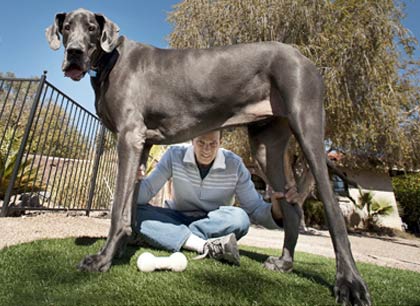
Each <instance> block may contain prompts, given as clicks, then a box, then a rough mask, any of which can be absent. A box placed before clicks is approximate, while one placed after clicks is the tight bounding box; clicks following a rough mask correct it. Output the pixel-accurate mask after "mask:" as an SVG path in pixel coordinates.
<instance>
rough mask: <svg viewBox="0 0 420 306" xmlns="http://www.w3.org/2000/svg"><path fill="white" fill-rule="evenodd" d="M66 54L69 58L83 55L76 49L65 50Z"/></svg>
mask: <svg viewBox="0 0 420 306" xmlns="http://www.w3.org/2000/svg"><path fill="white" fill-rule="evenodd" d="M67 54H68V55H69V56H74V57H76V56H81V55H83V50H81V49H77V48H71V49H67Z"/></svg>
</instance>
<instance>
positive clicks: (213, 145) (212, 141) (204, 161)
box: [192, 131, 220, 166]
mask: <svg viewBox="0 0 420 306" xmlns="http://www.w3.org/2000/svg"><path fill="white" fill-rule="evenodd" d="M192 144H193V147H194V154H195V158H196V159H197V161H198V163H199V164H201V165H203V166H207V165H210V164H211V163H212V162H213V160H214V159H215V158H216V155H217V150H218V149H219V147H220V131H214V132H210V133H207V134H204V135H201V136H198V137H196V138H194V139H193V140H192Z"/></svg>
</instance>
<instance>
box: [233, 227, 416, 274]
mask: <svg viewBox="0 0 420 306" xmlns="http://www.w3.org/2000/svg"><path fill="white" fill-rule="evenodd" d="M349 238H350V243H351V247H352V251H353V256H354V258H355V260H356V261H362V262H368V263H374V264H377V265H380V266H385V267H394V268H399V269H405V270H412V271H416V272H420V239H415V240H407V239H401V238H394V237H379V238H371V237H363V236H355V235H350V236H349ZM283 239H284V232H283V231H282V230H266V229H263V228H258V227H254V226H252V227H251V228H250V231H249V232H248V234H247V235H246V236H245V237H243V238H242V239H241V240H240V241H239V244H240V245H241V244H242V245H248V246H257V247H263V248H274V249H278V250H279V255H280V254H281V249H282V247H283ZM296 250H297V251H300V252H306V253H311V254H317V255H322V256H326V257H332V258H334V257H335V255H334V249H333V246H332V242H331V238H330V234H329V232H328V231H319V232H318V235H310V234H300V235H299V239H298V243H297V246H296Z"/></svg>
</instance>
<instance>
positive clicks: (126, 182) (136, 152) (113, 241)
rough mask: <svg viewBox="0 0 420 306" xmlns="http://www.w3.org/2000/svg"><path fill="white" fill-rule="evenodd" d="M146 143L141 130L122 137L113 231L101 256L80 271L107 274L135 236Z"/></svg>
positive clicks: (88, 260) (130, 129)
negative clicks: (136, 199) (137, 186)
mask: <svg viewBox="0 0 420 306" xmlns="http://www.w3.org/2000/svg"><path fill="white" fill-rule="evenodd" d="M127 125H128V124H127ZM144 141H145V129H144V128H141V127H138V126H134V127H133V126H127V127H126V128H124V129H122V131H120V132H119V134H118V177H117V186H116V191H115V195H114V203H113V206H112V211H111V227H110V230H109V234H108V238H107V240H106V242H105V245H104V247H103V248H102V250H101V251H100V252H99V253H98V254H95V255H88V256H86V257H85V258H84V259H83V260H82V262H81V263H80V264H79V266H78V268H79V269H80V270H82V271H99V272H104V271H107V270H108V269H109V268H110V266H111V263H112V259H113V257H114V255H115V254H116V252H117V251H118V249H119V248H120V247H122V246H123V244H124V243H125V242H124V241H125V239H126V238H127V237H129V236H130V235H131V233H132V227H131V223H132V204H133V193H134V189H135V182H136V173H137V169H138V165H139V156H142V152H143V148H144Z"/></svg>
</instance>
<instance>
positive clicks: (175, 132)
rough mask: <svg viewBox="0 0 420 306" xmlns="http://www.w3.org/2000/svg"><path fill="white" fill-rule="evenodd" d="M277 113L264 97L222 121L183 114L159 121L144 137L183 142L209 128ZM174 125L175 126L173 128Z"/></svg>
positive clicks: (246, 121) (150, 139)
mask: <svg viewBox="0 0 420 306" xmlns="http://www.w3.org/2000/svg"><path fill="white" fill-rule="evenodd" d="M277 115H279V114H278V113H277V112H276V111H275V110H273V107H272V105H271V103H270V100H268V99H265V100H261V101H259V102H257V103H254V104H251V105H248V106H246V107H244V108H243V109H241V110H240V111H239V112H237V113H236V114H235V115H234V116H232V117H229V118H227V119H226V120H225V121H222V122H216V121H213V122H209V121H205V122H203V121H201V122H199V121H192V120H190V119H191V118H185V117H183V116H179V117H177V118H176V119H175V118H172V119H173V120H168V121H166V120H165V122H161V124H162V125H161V126H160V127H159V128H156V129H148V130H147V133H146V139H147V141H149V142H150V143H152V144H171V143H177V142H183V141H186V140H189V139H191V138H193V137H196V136H198V135H200V134H202V133H205V132H208V131H211V130H215V129H219V128H225V127H229V126H239V125H246V124H248V123H251V122H256V121H261V120H264V119H267V118H270V117H273V116H277ZM165 123H168V124H169V126H171V127H172V128H171V129H169V128H168V127H167V126H166V125H165ZM174 126H176V127H177V128H173V127H174Z"/></svg>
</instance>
